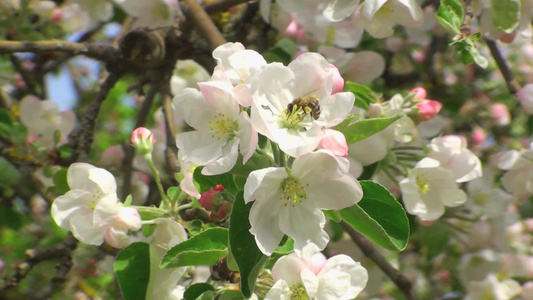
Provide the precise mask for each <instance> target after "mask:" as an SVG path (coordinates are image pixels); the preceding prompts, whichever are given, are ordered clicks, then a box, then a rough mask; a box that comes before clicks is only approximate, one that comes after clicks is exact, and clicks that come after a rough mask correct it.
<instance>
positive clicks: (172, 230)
mask: <svg viewBox="0 0 533 300" xmlns="http://www.w3.org/2000/svg"><path fill="white" fill-rule="evenodd" d="M154 223H156V228H155V230H154V233H153V234H152V241H151V242H150V260H151V263H150V279H149V281H148V286H147V288H146V299H147V300H176V299H181V298H178V297H176V294H177V293H178V292H179V286H178V285H177V284H178V282H179V281H180V279H181V278H182V277H183V275H184V274H185V272H186V271H187V268H186V267H179V268H168V269H162V268H161V267H160V266H159V264H160V263H161V259H162V258H163V256H164V255H165V254H166V252H167V251H168V250H169V249H170V248H172V247H174V246H176V245H177V244H179V243H181V242H183V241H185V240H187V232H186V231H185V228H183V226H181V224H179V223H178V222H176V221H175V220H172V219H155V220H154ZM178 294H179V293H178Z"/></svg>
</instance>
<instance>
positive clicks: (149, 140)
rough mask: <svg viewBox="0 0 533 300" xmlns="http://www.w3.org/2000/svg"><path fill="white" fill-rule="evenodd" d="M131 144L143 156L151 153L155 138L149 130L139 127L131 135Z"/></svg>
mask: <svg viewBox="0 0 533 300" xmlns="http://www.w3.org/2000/svg"><path fill="white" fill-rule="evenodd" d="M131 143H132V144H133V146H134V147H135V149H137V151H139V153H140V154H142V155H145V154H148V153H152V150H153V149H154V143H155V137H154V134H153V133H152V132H151V131H150V130H149V129H147V128H144V127H139V128H136V129H135V130H134V131H133V132H132V133H131Z"/></svg>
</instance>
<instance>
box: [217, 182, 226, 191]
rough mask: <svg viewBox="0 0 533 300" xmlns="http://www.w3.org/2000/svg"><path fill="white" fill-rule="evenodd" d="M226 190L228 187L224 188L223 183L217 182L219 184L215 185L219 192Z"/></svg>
mask: <svg viewBox="0 0 533 300" xmlns="http://www.w3.org/2000/svg"><path fill="white" fill-rule="evenodd" d="M225 190H226V189H225V188H224V186H223V185H221V184H217V185H215V191H217V192H224V191H225Z"/></svg>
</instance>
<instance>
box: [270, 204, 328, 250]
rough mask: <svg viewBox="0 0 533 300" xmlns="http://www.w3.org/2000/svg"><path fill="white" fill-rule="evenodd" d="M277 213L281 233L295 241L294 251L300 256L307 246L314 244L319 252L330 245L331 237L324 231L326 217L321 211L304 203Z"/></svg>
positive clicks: (290, 206) (284, 208) (289, 206)
mask: <svg viewBox="0 0 533 300" xmlns="http://www.w3.org/2000/svg"><path fill="white" fill-rule="evenodd" d="M275 213H276V214H279V228H280V229H281V231H282V232H283V233H285V234H286V235H288V236H290V237H291V238H292V239H293V240H294V251H295V252H296V254H298V256H301V254H302V250H303V249H304V247H305V246H307V244H310V243H313V244H315V245H316V246H317V247H318V249H319V250H323V249H324V248H325V247H326V245H327V244H328V242H329V236H328V234H327V233H326V232H325V231H324V226H325V224H326V217H325V216H324V213H323V212H322V211H321V210H320V209H317V208H314V207H310V206H309V205H307V203H305V201H304V202H303V203H300V204H296V205H294V206H292V205H288V206H286V207H283V208H282V209H281V210H280V211H276V212H275Z"/></svg>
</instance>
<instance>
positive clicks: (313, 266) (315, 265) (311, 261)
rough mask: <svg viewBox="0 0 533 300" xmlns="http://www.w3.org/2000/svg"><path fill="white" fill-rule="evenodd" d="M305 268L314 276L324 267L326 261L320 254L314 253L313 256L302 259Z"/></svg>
mask: <svg viewBox="0 0 533 300" xmlns="http://www.w3.org/2000/svg"><path fill="white" fill-rule="evenodd" d="M304 260H305V265H306V267H307V268H308V269H309V270H310V271H311V272H313V273H314V274H315V275H317V274H318V273H320V270H322V268H323V267H324V265H325V264H326V262H327V261H328V259H327V258H326V257H325V256H324V254H322V253H321V252H318V253H316V254H315V255H313V256H311V257H309V258H306V259H304Z"/></svg>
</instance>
